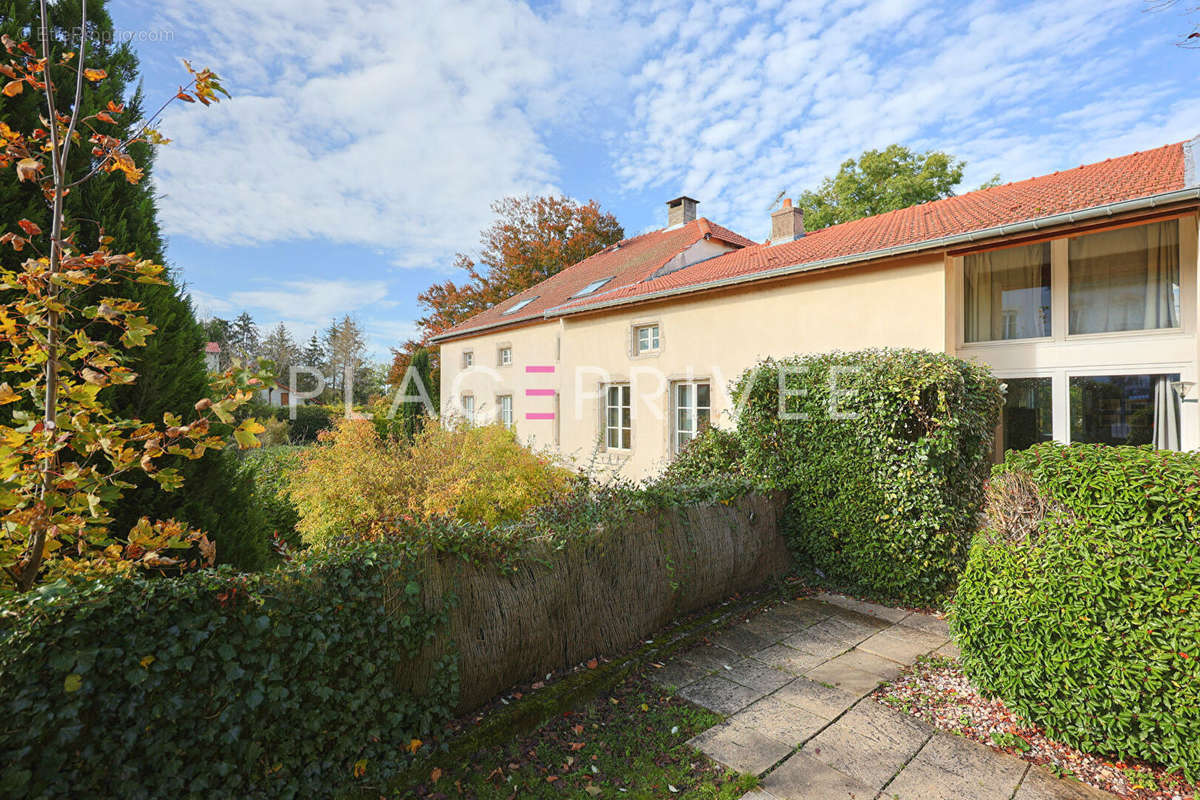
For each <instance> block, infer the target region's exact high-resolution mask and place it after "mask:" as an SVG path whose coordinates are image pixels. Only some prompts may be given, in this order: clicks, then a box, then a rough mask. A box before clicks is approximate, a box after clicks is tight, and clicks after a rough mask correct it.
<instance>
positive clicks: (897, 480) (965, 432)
mask: <svg viewBox="0 0 1200 800" xmlns="http://www.w3.org/2000/svg"><path fill="white" fill-rule="evenodd" d="M736 397H737V399H738V402H739V403H741V404H742V411H741V413H740V416H739V420H738V437H739V438H740V439H741V442H742V446H743V447H744V448H745V462H744V463H745V468H746V471H747V474H748V475H750V476H751V477H752V478H753V479H754V480H755V481H757V482H758V483H759V484H761V485H762V486H763V487H765V488H767V489H782V490H785V491H787V492H789V493H790V499H789V504H788V509H787V513H786V517H785V521H784V529H785V530H784V533H785V535H786V536H787V538H788V541H789V543H790V544H791V546H792V548H793V550H794V552H795V554H796V556H797V558H798V559H799V560H800V562H801V563H802V564H805V563H807V564H809V565H810V566H811V567H812V568H813V569H814V570H815V571H816V572H817V574H818V575H819V576H823V580H825V581H826V582H827V583H829V584H830V585H831V586H833V587H835V588H840V589H845V590H847V591H852V592H855V593H858V594H861V595H866V596H870V597H874V598H877V599H880V600H885V601H893V602H896V601H898V602H904V603H911V604H935V603H938V602H940V601H941V600H942V599H943V598H944V595H945V593H946V592H947V590H948V589H949V588H950V587H951V586H952V584H953V583H954V581H955V579H956V578H957V576H958V574H959V572H960V571H961V569H962V567H963V564H964V563H965V561H966V557H967V551H968V548H969V545H970V540H971V533H972V531H973V530H974V529H975V524H976V518H977V516H978V513H979V509H980V506H981V504H982V498H983V483H984V479H985V478H986V476H987V456H988V453H989V450H990V447H991V441H992V433H993V430H994V428H995V425H996V420H997V418H998V415H999V411H1000V404H1001V395H1000V387H999V383H998V382H997V381H996V380H995V378H993V377H992V376H991V374H990V373H989V372H988V371H987V369H986V368H985V367H983V366H982V365H978V364H974V363H970V362H966V361H961V360H959V359H955V358H952V357H950V356H947V355H945V354H942V353H931V352H926V351H919V350H908V349H875V350H863V351H860V352H854V353H841V352H835V353H828V354H822V355H812V356H803V357H794V358H790V359H786V360H782V361H775V360H767V361H764V362H762V363H760V364H759V365H757V366H756V367H754V368H752V369H751V370H749V371H748V372H747V373H746V374H745V375H744V376H743V377H742V378H741V380H740V382H739V384H738V387H737V390H736ZM831 403H833V404H834V406H835V407H836V413H831ZM781 411H783V412H784V413H780V412H781Z"/></svg>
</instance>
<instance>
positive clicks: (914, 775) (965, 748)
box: [884, 731, 1029, 800]
mask: <svg viewBox="0 0 1200 800" xmlns="http://www.w3.org/2000/svg"><path fill="white" fill-rule="evenodd" d="M1028 767H1029V765H1028V764H1026V763H1025V762H1024V761H1022V760H1021V759H1019V758H1014V757H1013V756H1010V755H1006V754H1004V753H997V752H996V751H995V750H992V749H991V748H990V747H985V746H984V745H981V744H978V743H977V742H972V741H970V740H968V739H965V738H963V737H962V736H954V735H952V734H949V733H945V732H942V731H938V732H936V733H934V735H933V736H932V737H931V738H930V739H929V741H928V742H926V743H925V746H924V747H922V748H921V750H920V752H918V753H917V754H916V756H914V757H913V760H912V761H910V762H908V764H907V765H906V766H905V767H904V769H902V770H901V771H900V774H899V775H897V776H896V777H895V779H894V780H893V781H892V782H891V783H889V784H888V785H887V788H886V789H885V790H884V795H885V796H886V797H893V798H898V799H899V800H910V798H917V797H919V798H922V800H995V798H998V797H1002V798H1008V797H1012V794H1013V791H1014V790H1015V789H1016V788H1017V784H1018V783H1020V782H1021V778H1022V777H1023V776H1024V775H1025V770H1026V769H1028Z"/></svg>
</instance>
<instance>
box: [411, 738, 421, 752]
mask: <svg viewBox="0 0 1200 800" xmlns="http://www.w3.org/2000/svg"><path fill="white" fill-rule="evenodd" d="M422 744H424V742H422V741H421V740H420V739H413V740H412V741H411V742H409V743H408V752H410V753H415V752H417V751H418V750H420V749H421V745H422Z"/></svg>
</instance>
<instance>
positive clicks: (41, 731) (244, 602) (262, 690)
mask: <svg viewBox="0 0 1200 800" xmlns="http://www.w3.org/2000/svg"><path fill="white" fill-rule="evenodd" d="M412 563H413V561H412V559H410V558H409V557H407V556H406V554H405V552H404V551H403V550H402V549H399V548H397V547H396V546H384V545H378V544H362V545H353V546H349V547H347V548H346V549H344V550H342V551H340V552H339V553H337V554H333V555H330V554H326V555H320V556H312V557H309V558H308V559H306V560H304V561H302V562H301V563H296V564H293V565H289V566H287V567H286V568H280V569H278V570H276V571H273V572H270V573H264V574H257V575H237V574H234V573H231V572H226V571H219V572H209V573H195V574H191V575H187V576H184V577H182V578H176V579H158V580H146V579H143V578H134V579H113V580H104V581H98V582H94V583H91V584H82V585H78V586H69V585H65V584H54V585H50V586H46V587H44V588H43V589H41V590H39V591H37V592H36V593H32V594H30V595H26V596H23V597H21V598H19V599H18V600H16V601H15V602H13V603H10V604H9V605H7V606H6V607H4V608H3V615H2V616H0V674H3V676H4V680H3V682H0V719H2V721H0V796H3V797H13V798H16V797H124V798H141V797H146V798H157V797H272V798H274V797H309V796H328V795H329V794H331V793H332V791H333V787H336V786H345V785H347V784H349V783H351V782H352V781H353V775H354V773H355V766H356V764H357V765H358V767H359V769H360V770H365V775H364V779H365V780H371V779H378V778H380V777H385V775H384V774H382V773H381V770H382V769H384V768H386V767H387V765H392V766H393V767H394V766H395V765H396V764H397V763H398V762H399V761H401V760H402V759H401V758H399V757H398V756H399V755H401V754H403V753H404V752H405V746H406V745H407V744H408V743H409V741H410V740H411V739H412V738H413V737H417V738H420V737H422V736H424V735H425V734H426V732H427V731H428V730H430V728H431V726H432V725H433V724H434V723H435V722H436V721H440V720H443V719H445V718H446V717H448V716H449V714H450V710H451V709H452V708H453V706H454V704H455V702H456V697H457V690H458V687H457V674H456V667H455V666H454V662H453V659H452V658H447V659H443V660H442V661H440V662H439V666H440V668H438V669H435V670H434V674H433V675H432V677H431V678H430V679H429V680H428V682H427V683H425V682H421V685H417V686H414V687H408V688H406V686H405V684H406V682H411V681H412V679H411V677H407V678H406V677H405V676H404V675H402V674H401V673H400V671H401V669H402V668H403V667H404V665H405V664H406V663H408V661H409V659H410V658H411V657H412V656H413V655H414V654H415V653H416V652H418V651H419V650H420V648H422V647H423V646H424V645H425V644H426V643H427V642H428V641H429V640H430V639H431V638H432V637H434V636H435V635H436V634H437V633H438V632H439V631H440V630H441V629H442V628H443V626H444V624H445V619H446V617H445V610H444V609H441V610H438V611H437V612H427V611H424V610H422V608H421V605H420V602H419V595H420V592H421V587H420V584H419V580H420V579H419V577H418V576H417V575H416V574H414V573H413V570H412V567H411V566H410V564H412Z"/></svg>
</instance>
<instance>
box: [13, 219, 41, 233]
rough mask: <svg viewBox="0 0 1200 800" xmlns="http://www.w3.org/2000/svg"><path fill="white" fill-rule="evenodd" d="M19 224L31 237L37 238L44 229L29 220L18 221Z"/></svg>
mask: <svg viewBox="0 0 1200 800" xmlns="http://www.w3.org/2000/svg"><path fill="white" fill-rule="evenodd" d="M17 224H18V225H20V226H21V230H23V231H25V233H27V234H28V235H30V236H37V235H38V234H40V233H41V232H42V229H41V228H39V227H38V226H37V223H35V222H30V221H29V220H27V219H22V220H18V221H17Z"/></svg>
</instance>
